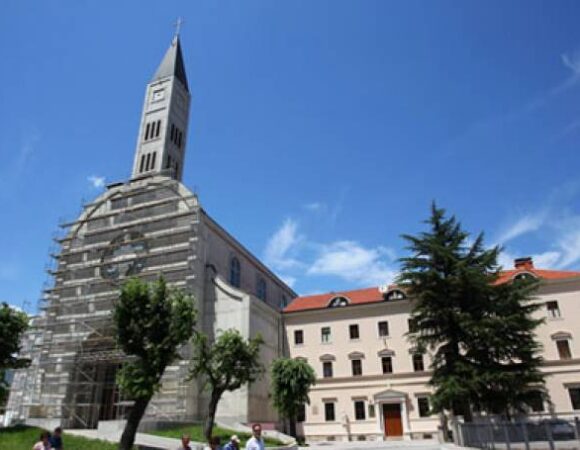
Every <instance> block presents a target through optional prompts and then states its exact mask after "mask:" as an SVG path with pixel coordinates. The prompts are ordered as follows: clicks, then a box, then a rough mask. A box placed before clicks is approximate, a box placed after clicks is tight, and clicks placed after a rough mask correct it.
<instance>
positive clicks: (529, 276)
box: [514, 272, 536, 281]
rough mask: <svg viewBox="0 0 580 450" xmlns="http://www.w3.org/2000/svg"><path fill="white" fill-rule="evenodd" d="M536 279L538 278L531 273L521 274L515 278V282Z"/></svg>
mask: <svg viewBox="0 0 580 450" xmlns="http://www.w3.org/2000/svg"><path fill="white" fill-rule="evenodd" d="M535 279H536V276H535V275H534V274H532V273H530V272H521V273H518V274H517V275H516V276H515V277H514V281H531V280H535Z"/></svg>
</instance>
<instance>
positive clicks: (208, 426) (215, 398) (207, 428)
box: [203, 391, 222, 442]
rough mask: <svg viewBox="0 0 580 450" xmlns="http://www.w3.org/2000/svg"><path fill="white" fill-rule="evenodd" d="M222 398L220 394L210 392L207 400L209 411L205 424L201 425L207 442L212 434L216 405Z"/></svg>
mask: <svg viewBox="0 0 580 450" xmlns="http://www.w3.org/2000/svg"><path fill="white" fill-rule="evenodd" d="M221 396H222V393H221V392H216V391H212V392H211V398H210V400H209V408H208V409H209V410H208V414H207V418H206V419H205V423H204V425H203V435H204V436H205V438H206V439H207V442H209V440H210V439H211V435H212V432H213V425H214V422H215V412H216V410H217V405H218V403H219V401H220V398H221Z"/></svg>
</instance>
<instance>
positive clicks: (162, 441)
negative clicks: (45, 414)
mask: <svg viewBox="0 0 580 450" xmlns="http://www.w3.org/2000/svg"><path fill="white" fill-rule="evenodd" d="M66 433H68V434H73V435H75V436H82V437H86V438H89V439H101V440H103V441H108V442H115V443H116V442H119V441H120V440H121V431H119V432H117V433H108V434H107V435H103V434H99V433H97V430H66ZM135 445H139V446H142V447H145V448H147V449H151V450H153V449H155V450H175V449H176V448H178V447H179V446H180V445H181V441H180V440H179V439H173V438H167V437H162V436H154V435H152V434H145V433H137V435H136V436H135ZM190 445H191V447H192V448H193V449H194V450H203V447H204V445H203V444H201V443H200V442H192V443H191V444H190Z"/></svg>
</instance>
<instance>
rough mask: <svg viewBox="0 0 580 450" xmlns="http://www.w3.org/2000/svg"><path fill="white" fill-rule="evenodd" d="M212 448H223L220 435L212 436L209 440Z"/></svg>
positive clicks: (219, 449)
mask: <svg viewBox="0 0 580 450" xmlns="http://www.w3.org/2000/svg"><path fill="white" fill-rule="evenodd" d="M206 448H209V449H210V450H221V446H220V438H219V436H212V437H211V438H210V440H209V442H208V447H206Z"/></svg>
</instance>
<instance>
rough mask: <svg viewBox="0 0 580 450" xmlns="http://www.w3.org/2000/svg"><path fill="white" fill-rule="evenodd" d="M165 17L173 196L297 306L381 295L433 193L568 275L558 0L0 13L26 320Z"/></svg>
mask: <svg viewBox="0 0 580 450" xmlns="http://www.w3.org/2000/svg"><path fill="white" fill-rule="evenodd" d="M177 16H183V17H184V19H185V24H184V26H183V30H182V45H183V50H184V56H185V61H186V66H187V72H188V77H189V84H190V88H191V90H192V93H193V103H192V110H191V118H190V133H189V140H188V146H187V152H188V153H187V160H186V166H185V171H184V182H185V183H186V184H187V185H188V186H189V187H190V188H192V189H195V190H196V191H197V192H198V193H199V195H200V197H201V201H202V203H203V205H204V206H205V208H206V209H207V211H208V212H209V213H210V214H211V215H212V216H213V217H214V218H215V219H217V220H218V221H219V222H220V223H221V224H222V225H223V226H224V227H225V228H226V229H228V230H229V231H230V232H231V233H232V234H233V235H234V236H236V237H237V238H238V239H239V240H240V241H241V242H242V243H243V244H245V245H246V246H247V247H248V248H249V249H250V250H251V251H252V252H254V253H255V254H256V255H257V256H259V257H261V258H263V259H264V260H265V261H266V262H267V263H268V264H269V265H270V266H271V267H272V268H273V269H274V270H275V271H276V272H277V273H278V274H280V276H282V277H283V278H285V279H286V280H288V281H289V282H290V283H292V285H293V286H294V288H295V290H296V291H297V292H299V293H301V294H306V293H312V292H322V291H327V290H341V289H349V288H357V287H360V286H368V285H374V284H379V283H384V282H386V281H388V280H389V279H390V278H391V277H392V276H393V273H395V272H396V270H397V267H398V263H397V258H399V257H401V256H403V255H405V250H404V242H403V241H402V240H401V238H400V235H401V234H402V233H415V232H417V231H419V230H420V229H421V228H422V225H421V221H422V220H423V219H424V218H426V216H427V215H428V212H429V205H430V202H431V201H432V200H436V201H437V202H438V203H439V204H440V205H441V206H443V207H445V208H447V209H448V210H449V211H450V212H453V213H455V214H456V215H457V216H458V217H459V218H460V219H461V221H462V223H463V224H464V226H465V228H467V229H468V230H470V231H472V232H474V233H475V232H479V231H481V230H483V231H485V233H486V236H487V242H488V243H489V244H493V243H501V244H503V245H504V246H505V248H506V251H505V253H504V255H502V261H503V262H505V263H506V264H508V263H509V262H510V260H511V259H512V258H513V257H516V256H524V255H533V256H534V257H535V261H536V265H537V266H543V267H551V268H564V269H579V268H580V204H579V199H580V179H579V176H578V174H579V171H578V169H579V167H580V152H579V151H578V150H579V148H578V147H579V146H578V143H579V141H580V27H579V26H578V20H577V18H578V17H579V16H580V3H578V2H574V1H558V2H554V1H544V2H537V1H531V0H526V1H510V2H504V1H495V2H494V1H485V2H483V1H481V2H461V1H433V2H425V1H417V2H414V1H404V2H394V1H370V0H369V1H366V0H365V1H337V0H329V1H318V0H317V1H312V0H308V1H306V0H304V1H285V2H283V1H275V2H273V1H270V0H264V1H248V0H246V1H243V2H240V1H237V0H232V1H220V2H216V1H215V0H198V1H195V2H190V1H164V2H158V1H157V2H152V1H136V0H135V1H124V2H106V1H101V2H91V1H79V0H75V1H72V0H71V1H56V0H55V1H46V2H32V1H25V0H18V1H17V0H8V1H5V2H3V11H2V15H1V16H0V61H2V65H1V68H2V70H0V123H1V124H2V126H1V127H0V129H1V130H2V132H1V133H0V157H1V158H2V163H1V164H0V211H2V215H1V217H2V220H1V221H0V248H1V249H2V252H1V253H0V299H2V300H5V301H8V302H10V303H13V304H15V305H20V306H24V307H25V308H26V309H29V310H34V308H35V303H36V299H37V298H38V296H39V293H40V290H41V286H42V283H43V282H44V281H45V280H46V279H47V277H46V275H45V274H44V272H43V269H44V266H45V264H46V263H47V262H48V250H49V247H50V246H51V236H52V234H53V232H54V231H55V230H56V229H57V224H58V222H59V220H60V218H65V219H73V218H74V217H75V216H76V215H77V214H78V213H79V211H80V205H81V202H82V201H83V200H84V201H87V200H90V199H92V198H94V197H95V196H96V195H98V194H99V193H100V192H101V191H102V189H103V187H102V186H101V184H102V182H104V183H108V182H114V181H119V180H124V179H126V178H127V177H128V176H129V174H130V170H131V164H132V158H133V152H134V148H135V141H136V134H137V128H138V123H139V117H140V110H141V106H142V101H143V94H144V89H145V85H146V83H147V82H148V80H149V79H150V77H151V76H152V74H153V72H154V70H155V68H156V66H157V64H158V63H159V61H160V59H161V57H162V55H163V53H164V52H165V50H166V48H167V46H168V45H169V43H170V40H171V37H172V32H173V28H172V24H173V23H174V22H175V19H176V17H177ZM103 180H104V181H103Z"/></svg>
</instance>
